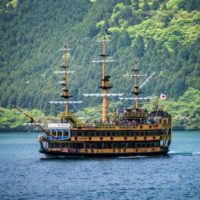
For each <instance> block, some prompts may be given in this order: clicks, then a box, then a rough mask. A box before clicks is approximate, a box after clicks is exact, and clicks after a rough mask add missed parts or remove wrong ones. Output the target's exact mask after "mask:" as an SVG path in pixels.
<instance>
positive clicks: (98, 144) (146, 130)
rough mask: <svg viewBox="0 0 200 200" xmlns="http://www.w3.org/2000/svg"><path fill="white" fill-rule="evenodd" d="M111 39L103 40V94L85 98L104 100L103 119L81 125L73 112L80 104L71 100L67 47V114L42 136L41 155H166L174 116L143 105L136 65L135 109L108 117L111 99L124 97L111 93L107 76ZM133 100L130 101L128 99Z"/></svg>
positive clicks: (65, 58) (87, 95)
mask: <svg viewBox="0 0 200 200" xmlns="http://www.w3.org/2000/svg"><path fill="white" fill-rule="evenodd" d="M106 42H107V37H106V36H105V37H103V39H101V40H100V44H101V47H102V53H101V54H100V56H101V60H99V61H98V62H100V63H102V78H101V85H100V86H99V88H100V89H101V90H102V93H101V94H85V95H84V96H86V97H90V96H97V97H102V99H103V101H102V119H101V120H99V121H95V122H91V123H83V122H82V123H81V122H79V121H78V120H77V119H76V118H75V117H74V115H73V113H71V112H70V111H69V104H70V103H80V102H75V101H70V100H69V99H70V98H71V95H70V92H69V88H68V72H67V69H68V66H67V51H68V49H67V47H66V46H65V47H64V49H63V51H64V64H63V66H61V67H62V69H63V71H61V73H63V74H64V78H63V81H62V82H61V84H62V85H63V94H62V97H63V98H64V101H63V102H54V103H64V104H65V111H64V112H63V113H61V114H60V118H61V121H60V123H50V124H48V127H47V128H43V127H42V130H43V131H44V133H45V134H44V135H40V136H39V143H40V152H41V153H43V154H46V155H54V156H66V157H74V156H75V157H76V156H77V157H81V156H84V157H118V156H123V157H124V156H138V155H140V156H143V155H145V156H148V155H166V154H167V153H168V151H169V145H170V142H171V116H170V114H168V112H167V111H164V110H162V109H161V108H158V109H157V110H155V111H151V112H147V111H146V110H144V109H141V108H140V106H139V100H140V99H142V97H140V96H139V95H140V87H139V83H138V77H139V76H140V75H139V69H138V63H137V62H135V66H134V69H133V73H134V74H133V75H132V76H133V77H134V87H133V92H132V93H133V94H134V98H132V99H133V100H134V101H135V104H134V108H129V109H126V108H124V109H123V110H121V111H117V112H115V113H114V114H113V115H112V117H110V118H109V117H108V106H109V103H108V99H109V98H111V97H120V98H121V99H123V98H122V97H121V96H122V95H123V94H112V93H109V90H110V89H111V88H112V87H111V86H110V85H109V81H110V76H108V75H107V74H106V64H107V63H108V62H109V61H110V62H111V61H112V60H109V59H107V57H108V55H107V53H106V49H107V45H106V44H107V43H106ZM124 99H130V98H124Z"/></svg>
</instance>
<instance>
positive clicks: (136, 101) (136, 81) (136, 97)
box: [133, 61, 140, 111]
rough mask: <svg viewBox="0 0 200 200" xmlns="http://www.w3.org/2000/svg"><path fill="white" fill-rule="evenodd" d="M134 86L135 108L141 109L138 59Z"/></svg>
mask: <svg viewBox="0 0 200 200" xmlns="http://www.w3.org/2000/svg"><path fill="white" fill-rule="evenodd" d="M133 71H134V76H133V77H134V87H133V94H135V110H136V111H139V94H140V91H139V84H138V71H139V69H138V63H137V61H136V62H135V66H134V69H133Z"/></svg>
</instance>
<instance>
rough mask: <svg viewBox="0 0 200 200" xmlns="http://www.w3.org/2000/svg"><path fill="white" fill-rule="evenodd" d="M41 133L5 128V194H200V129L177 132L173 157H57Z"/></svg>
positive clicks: (0, 175) (0, 184) (1, 194)
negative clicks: (46, 149)
mask: <svg viewBox="0 0 200 200" xmlns="http://www.w3.org/2000/svg"><path fill="white" fill-rule="evenodd" d="M37 136H38V134H36V133H0V199H3V200H4V199H6V200H7V199H11V200H15V199H20V200H21V199H34V200H35V199H53V200H57V199H58V200H59V199H80V200H83V199H87V200H90V199H92V200H93V199H95V200H97V199H103V200H110V199H112V200H118V199H122V200H124V199H134V200H135V199H136V200H137V199H148V200H151V199H159V200H165V199H175V200H177V199H181V200H182V199H187V200H188V199H198V200H199V199H200V132H197V131H196V132H189V131H187V132H186V131H184V132H181V131H180V132H173V140H172V144H171V146H170V153H169V155H168V156H164V157H163V156H160V157H132V158H112V159H110V158H109V159H83V158H82V159H53V158H51V159H50V158H45V157H44V156H43V155H41V154H40V153H39V152H38V150H39V144H38V142H37Z"/></svg>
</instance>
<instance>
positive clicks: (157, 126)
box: [71, 124, 163, 131]
mask: <svg viewBox="0 0 200 200" xmlns="http://www.w3.org/2000/svg"><path fill="white" fill-rule="evenodd" d="M162 128H163V126H162V125H161V124H154V125H142V124H141V125H137V126H132V127H129V126H113V127H112V126H109V125H108V126H102V127H79V128H72V129H71V130H72V131H73V130H79V131H103V130H104V131H116V130H121V131H131V130H133V131H134V130H158V129H162Z"/></svg>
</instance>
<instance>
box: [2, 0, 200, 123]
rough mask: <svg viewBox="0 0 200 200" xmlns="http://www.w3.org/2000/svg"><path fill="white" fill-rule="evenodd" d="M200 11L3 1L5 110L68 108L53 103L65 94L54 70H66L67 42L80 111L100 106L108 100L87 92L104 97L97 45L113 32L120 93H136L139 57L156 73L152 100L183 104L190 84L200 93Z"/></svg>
mask: <svg viewBox="0 0 200 200" xmlns="http://www.w3.org/2000/svg"><path fill="white" fill-rule="evenodd" d="M199 9H200V2H199V0H197V1H196V0H168V1H162V0H124V1H120V0H48V1H38V0H26V1H25V0H12V1H11V0H1V2H0V26H1V29H0V43H1V46H0V52H1V53H0V68H1V71H0V83H1V87H0V94H1V96H0V106H2V107H7V108H9V107H10V106H12V105H13V104H14V105H18V106H20V107H24V108H38V109H41V110H43V111H44V112H45V113H51V114H52V113H54V114H56V113H57V112H59V111H61V110H62V109H63V107H62V106H56V105H50V104H49V103H48V102H49V101H50V100H58V99H59V95H60V93H61V88H60V86H59V83H58V81H59V80H61V77H59V76H58V75H57V74H54V73H53V71H54V70H59V65H61V63H62V52H61V51H59V49H60V48H62V47H63V46H64V45H65V44H67V45H68V46H69V47H70V48H71V49H72V50H71V51H70V52H69V54H68V57H69V65H70V70H74V71H75V72H76V73H75V74H71V75H70V84H69V86H70V89H71V93H72V95H74V99H75V100H76V99H79V100H81V99H83V101H84V103H83V104H82V105H81V106H79V107H74V108H73V109H74V110H77V109H83V108H86V107H88V106H97V105H98V104H99V103H100V102H101V99H97V98H90V99H89V98H87V99H84V98H83V96H82V94H83V93H90V92H92V93H94V92H98V85H99V84H100V76H101V67H100V66H99V65H98V64H97V65H95V64H94V63H92V60H96V59H98V57H97V56H98V54H99V53H100V51H101V50H100V47H99V44H98V43H97V42H96V41H97V40H98V38H99V36H100V35H102V33H103V32H104V30H105V29H109V31H110V32H111V33H112V34H111V36H110V40H111V41H110V42H109V47H108V51H109V54H110V55H112V57H113V59H114V60H115V63H114V64H109V66H108V67H107V72H108V74H109V75H111V84H112V85H113V86H114V88H113V89H112V92H123V93H124V94H125V96H129V95H131V90H132V84H133V82H132V80H130V79H128V78H125V77H124V76H123V75H124V74H127V73H129V72H131V69H132V67H133V63H134V61H135V60H138V61H139V63H140V65H139V67H140V69H141V71H142V72H141V73H147V74H151V73H152V72H155V76H154V77H153V78H152V79H151V81H150V82H148V84H147V85H146V86H145V87H143V88H142V90H143V93H144V95H151V94H153V95H157V96H158V95H159V94H160V93H161V92H163V93H165V94H167V96H168V97H169V98H170V99H173V101H175V100H178V99H180V98H181V97H180V96H182V95H183V94H184V92H186V91H187V90H188V89H189V88H190V87H191V88H194V89H196V91H199V89H200V66H199V63H200V60H199V55H200V45H199V44H200V26H199V23H200V12H199ZM142 81H144V80H142ZM192 95H194V94H193V93H192ZM183 96H184V95H183ZM191 99H194V98H191ZM115 100H116V99H114V101H115ZM192 101H193V100H192ZM193 102H195V101H193ZM121 104H122V103H121ZM124 104H125V105H124V106H127V105H128V102H127V103H124ZM172 107H173V105H172ZM188 112H189V111H188ZM196 117H197V118H198V116H196ZM195 119H196V118H195ZM184 123H185V121H184Z"/></svg>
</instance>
